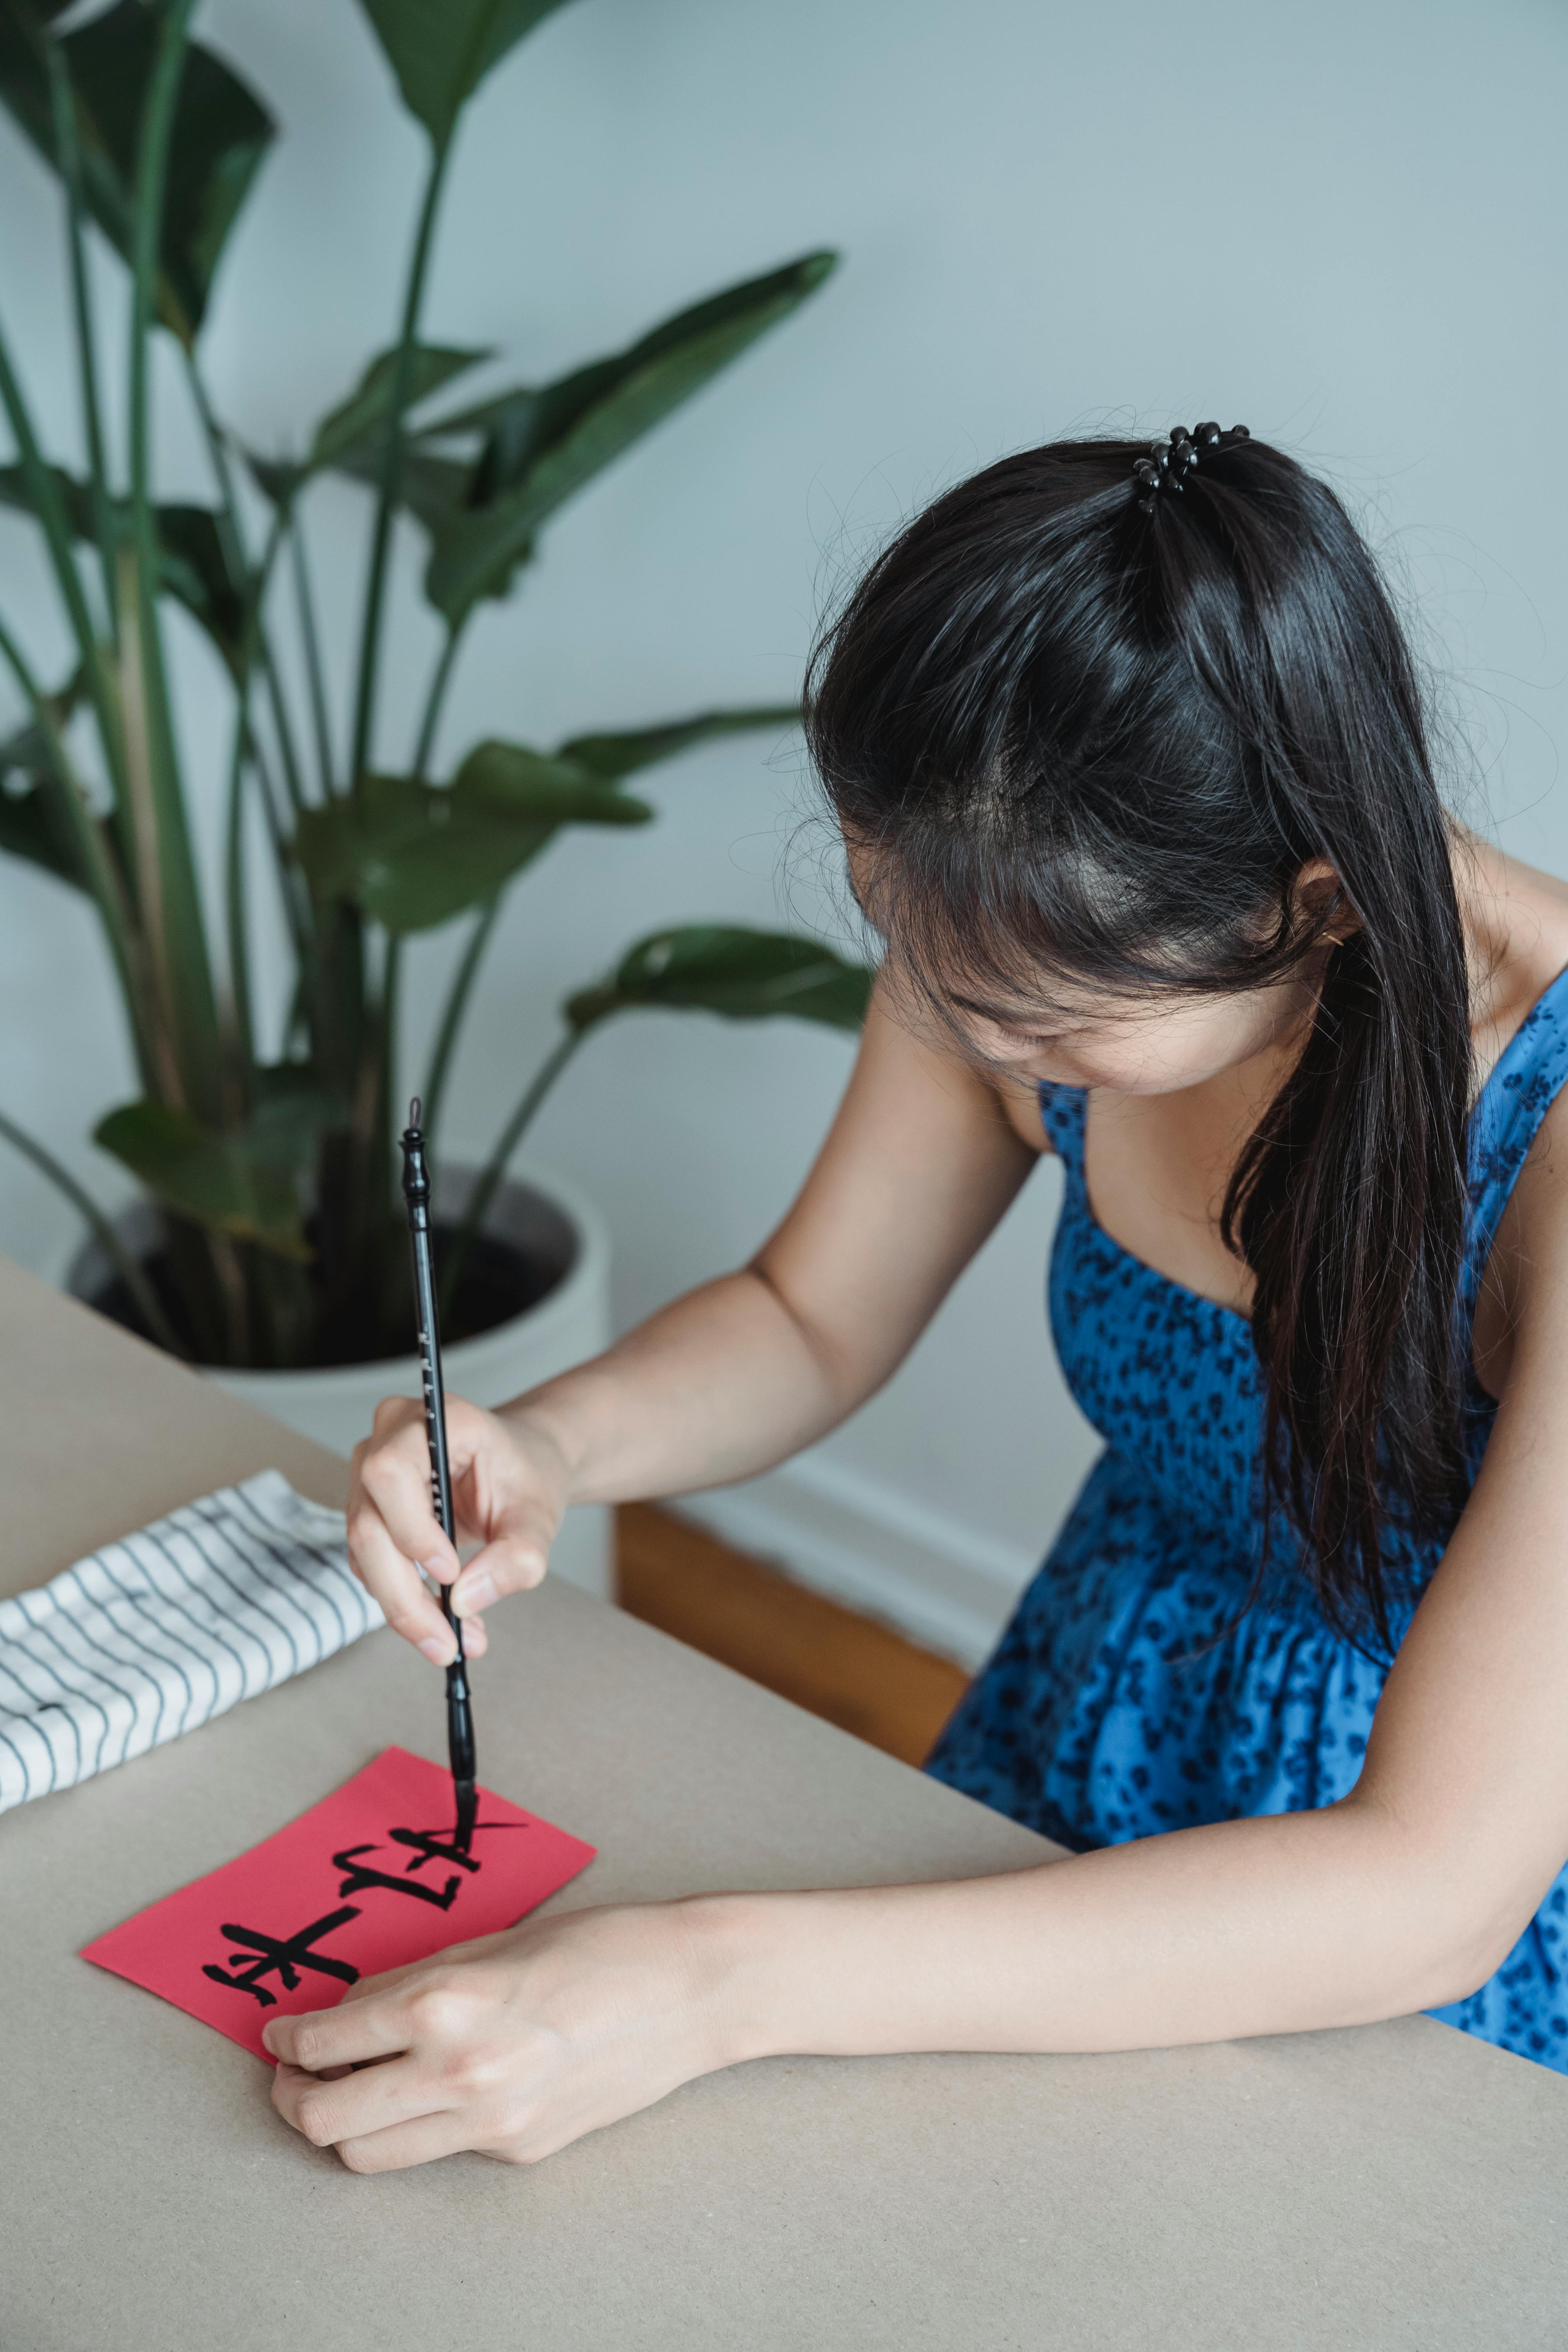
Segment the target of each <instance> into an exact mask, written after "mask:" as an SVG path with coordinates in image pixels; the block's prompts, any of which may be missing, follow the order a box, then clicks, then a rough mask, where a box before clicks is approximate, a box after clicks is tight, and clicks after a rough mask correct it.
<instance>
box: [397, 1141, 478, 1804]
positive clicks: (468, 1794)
mask: <svg viewBox="0 0 1568 2352" xmlns="http://www.w3.org/2000/svg"><path fill="white" fill-rule="evenodd" d="M419 1110H420V1104H419V1097H417V1095H416V1097H415V1098H414V1100H413V1102H412V1103H410V1105H409V1107H408V1125H407V1128H406V1129H405V1132H404V1135H403V1137H402V1144H403V1197H404V1199H405V1202H407V1204H408V1242H409V1247H410V1249H411V1251H412V1253H413V1257H414V1309H415V1316H416V1321H417V1324H418V1330H419V1373H420V1381H421V1383H422V1385H423V1388H424V1391H425V1434H426V1438H427V1439H428V1441H429V1445H430V1498H431V1500H432V1502H433V1503H434V1504H435V1506H436V1517H437V1518H438V1519H439V1520H440V1522H441V1528H442V1532H443V1533H444V1534H445V1536H446V1538H447V1542H448V1543H451V1544H455V1543H456V1541H457V1532H456V1522H455V1520H454V1518H453V1516H452V1471H451V1464H450V1461H449V1459H448V1456H447V1394H446V1390H445V1387H444V1386H443V1384H442V1380H441V1332H440V1324H439V1321H438V1319H437V1311H436V1265H435V1259H434V1257H433V1255H432V1254H431V1247H430V1171H429V1169H428V1168H427V1167H426V1160H425V1138H424V1135H423V1134H422V1132H421V1130H420V1126H419ZM440 1601H441V1609H442V1613H443V1615H444V1616H445V1617H446V1620H447V1624H448V1625H450V1627H451V1628H452V1631H453V1633H454V1634H455V1635H456V1636H457V1642H458V1654H457V1656H456V1657H455V1658H454V1659H453V1661H452V1663H451V1664H450V1665H449V1666H448V1667H447V1753H448V1755H449V1756H450V1758H451V1762H452V1779H453V1780H454V1782H455V1783H456V1785H457V1792H458V1843H459V1845H461V1846H464V1847H465V1848H466V1846H467V1843H468V1836H469V1835H471V1834H472V1831H473V1811H474V1777H475V1766H474V1714H473V1706H472V1702H471V1700H470V1697H469V1694H468V1664H467V1661H466V1659H465V1657H464V1653H463V1627H462V1621H461V1620H460V1619H459V1618H458V1617H455V1616H454V1615H453V1613H452V1594H451V1589H450V1587H449V1586H447V1585H446V1584H443V1585H442V1586H441V1587H440ZM465 1829H466V1831H467V1834H465Z"/></svg>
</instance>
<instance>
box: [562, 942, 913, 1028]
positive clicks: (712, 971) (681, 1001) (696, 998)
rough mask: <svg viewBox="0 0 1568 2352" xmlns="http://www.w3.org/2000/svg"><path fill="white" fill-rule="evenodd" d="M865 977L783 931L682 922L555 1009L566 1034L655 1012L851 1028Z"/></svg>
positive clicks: (859, 1012)
mask: <svg viewBox="0 0 1568 2352" xmlns="http://www.w3.org/2000/svg"><path fill="white" fill-rule="evenodd" d="M873 977H874V975H873V974H872V973H871V972H870V971H868V970H867V968H866V966H865V965H864V964H858V963H847V962H846V961H845V960H844V959H843V957H841V956H837V955H835V954H834V953H833V950H831V949H830V948H825V947H824V946H823V945H822V944H821V942H820V941H819V940H805V939H801V938H799V937H798V936H797V935H796V934H795V933H794V932H791V931H754V930H751V929H746V928H743V927H742V926H741V925H738V924H729V923H682V924H679V925H678V926H677V927H676V928H675V929H673V930H666V931H655V932H654V933H653V934H652V935H651V937H650V938H648V939H646V940H638V941H637V945H636V946H635V947H634V948H630V949H628V950H627V951H626V955H625V956H624V957H623V958H622V960H621V962H620V964H619V965H618V966H617V968H616V971H615V972H614V973H613V974H612V976H611V977H610V979H608V980H607V981H605V982H602V983H601V985H600V986H599V987H597V988H585V989H584V990H583V991H582V992H580V993H579V994H578V995H576V996H572V997H568V999H567V1001H566V1003H564V1005H563V1007H562V1011H563V1013H564V1014H565V1017H566V1019H567V1021H568V1022H569V1023H570V1024H571V1025H572V1027H573V1028H574V1029H589V1028H592V1027H593V1026H594V1024H595V1023H596V1022H599V1021H606V1020H608V1019H609V1018H610V1016H611V1015H612V1014H613V1013H627V1012H631V1011H633V1010H635V1009H637V1008H638V1007H643V1008H647V1007H659V1006H663V1007H668V1008H684V1009H688V1010H693V1011H698V1012H703V1013H722V1014H723V1015H724V1016H725V1018H726V1019H727V1020H731V1021H764V1020H768V1019H770V1018H771V1017H772V1016H773V1015H774V1014H775V1013H793V1014H794V1015H795V1018H796V1019H797V1020H802V1021H824V1022H826V1023H827V1024H828V1025H829V1026H830V1027H832V1028H835V1029H858V1028H859V1026H860V1024H861V1023H862V1022H863V1021H864V1019H865V1017H866V1004H867V1000H868V997H869V995H870V992H871V982H872V979H873Z"/></svg>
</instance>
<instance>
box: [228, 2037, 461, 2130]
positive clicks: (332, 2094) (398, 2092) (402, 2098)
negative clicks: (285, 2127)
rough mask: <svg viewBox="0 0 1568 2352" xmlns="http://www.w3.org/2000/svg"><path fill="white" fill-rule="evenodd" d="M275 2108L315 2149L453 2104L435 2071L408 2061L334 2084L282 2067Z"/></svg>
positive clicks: (344, 2076)
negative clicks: (440, 2085)
mask: <svg viewBox="0 0 1568 2352" xmlns="http://www.w3.org/2000/svg"><path fill="white" fill-rule="evenodd" d="M272 2104H273V2105H274V2106H275V2107H276V2108H277V2110H278V2112H279V2115H280V2116H282V2118H283V2120H284V2122H285V2123H287V2124H292V2125H293V2126H294V2129H295V2130H296V2131H297V2132H301V2133H303V2135H304V2137H306V2138H307V2139H308V2140H309V2141H310V2143H311V2145H312V2146H313V2147H338V2146H339V2145H340V2144H341V2143H342V2141H344V2140H349V2139H356V2138H358V2137H360V2136H361V2135H362V2134H363V2133H372V2132H381V2131H384V2130H385V2129H386V2128H387V2126H389V2125H391V2124H405V2123H411V2122H413V2121H414V2120H415V2119H416V2118H417V2117H418V2116H427V2115H437V2114H445V2113H447V2110H448V2108H449V2105H450V2101H449V2097H448V2095H447V2094H446V2093H445V2092H444V2091H443V2090H442V2089H441V2088H440V2087H439V2085H438V2084H437V2079H436V2075H435V2071H434V2069H433V2068H431V2067H428V2066H422V2065H420V2063H418V2061H417V2060H416V2059H413V2058H407V2057H402V2058H392V2059H389V2060H388V2061H387V2063H385V2064H384V2065H381V2066H364V2067H362V2068H361V2069H359V2071H358V2072H356V2073H353V2074H342V2075H340V2076H339V2077H338V2078H337V2079H336V2080H335V2081H332V2082H328V2081H325V2080H323V2078H322V2077H321V2075H320V2074H307V2073H306V2072H305V2071H304V2069H303V2068H302V2067H299V2066H290V2065H289V2064H287V2063H280V2064H279V2068H278V2072H277V2074H276V2075H275V2077H274V2079H273V2084H272Z"/></svg>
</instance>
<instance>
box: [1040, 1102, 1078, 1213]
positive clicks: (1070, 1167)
mask: <svg viewBox="0 0 1568 2352" xmlns="http://www.w3.org/2000/svg"><path fill="white" fill-rule="evenodd" d="M1088 1101H1089V1095H1088V1091H1087V1089H1086V1088H1085V1087H1058V1086H1053V1085H1052V1084H1051V1082H1050V1080H1049V1079H1048V1078H1042V1080H1041V1081H1040V1124H1041V1125H1042V1127H1043V1128H1044V1129H1045V1130H1046V1133H1047V1136H1048V1137H1049V1139H1050V1145H1051V1150H1053V1151H1054V1152H1055V1153H1056V1155H1057V1158H1058V1160H1060V1161H1061V1163H1062V1165H1063V1167H1064V1168H1065V1169H1066V1170H1067V1172H1068V1181H1069V1182H1071V1183H1075V1184H1078V1185H1079V1186H1080V1187H1081V1185H1082V1183H1083V1126H1084V1112H1085V1108H1086V1106H1087V1104H1088Z"/></svg>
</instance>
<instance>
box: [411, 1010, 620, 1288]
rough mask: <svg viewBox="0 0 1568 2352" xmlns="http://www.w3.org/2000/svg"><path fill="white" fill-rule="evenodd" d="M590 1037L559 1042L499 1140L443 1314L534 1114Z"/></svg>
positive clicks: (454, 1255)
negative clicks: (580, 1046)
mask: <svg viewBox="0 0 1568 2352" xmlns="http://www.w3.org/2000/svg"><path fill="white" fill-rule="evenodd" d="M587 1034H589V1033H588V1031H587V1030H586V1029H568V1030H567V1032H566V1034H565V1035H564V1036H563V1037H562V1038H560V1039H559V1040H558V1041H557V1043H556V1044H555V1045H553V1046H552V1049H551V1051H550V1053H549V1054H548V1055H546V1056H545V1059H544V1060H543V1062H542V1064H541V1065H540V1066H539V1068H538V1069H537V1070H536V1071H535V1073H534V1075H533V1076H532V1078H531V1080H530V1081H529V1084H528V1086H527V1087H525V1089H524V1091H523V1096H522V1099H521V1102H520V1103H519V1104H518V1106H517V1108H516V1109H515V1110H514V1111H513V1112H512V1115H511V1117H510V1118H509V1119H508V1121H507V1123H506V1125H505V1126H504V1127H503V1128H502V1129H501V1131H500V1135H499V1136H498V1137H497V1139H496V1147H495V1150H493V1151H492V1152H491V1153H490V1156H489V1160H487V1161H486V1162H485V1165H484V1168H483V1169H482V1171H480V1175H479V1182H478V1183H477V1184H476V1185H475V1186H474V1190H473V1193H472V1196H471V1198H470V1200H469V1202H468V1208H467V1209H466V1210H465V1211H464V1213H463V1222H462V1223H461V1224H460V1225H459V1226H458V1238H457V1240H456V1241H455V1242H454V1243H453V1244H452V1250H451V1255H450V1256H449V1257H448V1258H447V1264H446V1266H445V1268H444V1270H443V1272H442V1276H441V1295H440V1301H439V1307H440V1312H441V1313H442V1314H443V1315H446V1314H447V1313H449V1311H450V1309H451V1305H452V1301H453V1299H454V1298H455V1297H457V1295H458V1283H459V1282H460V1281H461V1279H462V1275H463V1268H464V1266H465V1265H467V1264H468V1253H469V1251H470V1250H471V1249H472V1248H473V1245H474V1242H475V1239H476V1237H477V1236H478V1234H479V1228H480V1226H481V1225H482V1224H483V1223H484V1221H485V1218H486V1216H487V1215H488V1214H489V1205H490V1202H492V1201H493V1200H494V1199H495V1196H496V1189H497V1187H498V1186H499V1184H500V1181H501V1178H502V1177H503V1176H504V1175H505V1174H506V1168H507V1162H508V1160H510V1158H511V1155H512V1153H513V1152H514V1151H515V1150H517V1147H518V1145H519V1144H520V1143H521V1140H522V1139H523V1136H524V1134H525V1133H526V1131H527V1129H529V1127H530V1126H531V1124H532V1122H533V1117H534V1114H535V1112H536V1111H537V1110H538V1109H539V1108H540V1105H541V1104H542V1102H543V1100H544V1098H545V1097H546V1095H547V1094H548V1093H549V1092H550V1089H551V1087H552V1086H553V1085H554V1084H555V1081H556V1079H557V1078H558V1077H559V1076H561V1073H562V1071H563V1069H564V1068H565V1067H566V1065H567V1063H568V1062H569V1061H570V1060H571V1059H572V1056H573V1055H574V1053H575V1052H576V1051H577V1048H578V1046H579V1045H581V1044H582V1043H583V1040H584V1037H586V1036H587Z"/></svg>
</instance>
